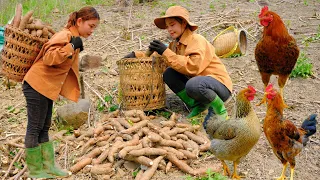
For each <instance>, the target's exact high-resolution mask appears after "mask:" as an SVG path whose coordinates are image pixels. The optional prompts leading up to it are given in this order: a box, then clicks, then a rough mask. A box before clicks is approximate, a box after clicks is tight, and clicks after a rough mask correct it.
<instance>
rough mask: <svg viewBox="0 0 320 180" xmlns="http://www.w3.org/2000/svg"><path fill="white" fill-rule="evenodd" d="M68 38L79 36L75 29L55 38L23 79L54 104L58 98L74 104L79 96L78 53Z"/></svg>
mask: <svg viewBox="0 0 320 180" xmlns="http://www.w3.org/2000/svg"><path fill="white" fill-rule="evenodd" d="M71 36H79V32H78V30H77V29H76V28H75V27H70V28H69V29H66V28H65V29H63V30H62V31H60V32H58V33H56V34H54V35H53V36H52V38H51V39H50V40H49V41H48V42H47V43H45V44H44V45H43V47H42V49H41V51H40V53H39V54H38V56H37V58H36V59H35V61H34V63H33V65H32V66H31V68H30V69H29V71H28V72H27V74H26V75H25V77H24V81H27V82H28V83H29V84H30V86H31V87H32V88H33V89H35V90H36V91H38V92H39V93H41V94H42V95H44V96H46V97H47V98H49V99H51V100H54V101H55V100H57V99H58V97H59V94H60V95H62V96H64V97H66V98H67V99H70V100H72V101H75V102H77V101H78V98H79V96H80V88H79V83H78V78H79V65H78V64H79V63H78V61H79V49H77V50H74V49H73V48H72V45H71V44H70V43H69V42H70V39H71Z"/></svg>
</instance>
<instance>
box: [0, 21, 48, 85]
mask: <svg viewBox="0 0 320 180" xmlns="http://www.w3.org/2000/svg"><path fill="white" fill-rule="evenodd" d="M4 37H5V44H4V46H3V50H2V53H1V59H2V64H1V67H2V68H1V69H2V73H3V74H4V75H5V76H7V77H8V78H9V79H12V80H14V81H17V82H21V81H22V80H23V77H24V76H25V74H26V73H27V72H28V70H29V69H30V67H31V65H32V64H33V62H34V60H35V59H36V57H37V55H38V53H39V52H40V50H41V47H42V46H43V44H44V43H46V42H47V41H48V39H46V38H39V37H35V36H32V35H30V34H28V33H26V32H23V31H22V30H20V29H18V28H15V27H13V26H11V25H7V26H6V28H5V32H4Z"/></svg>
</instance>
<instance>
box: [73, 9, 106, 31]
mask: <svg viewBox="0 0 320 180" xmlns="http://www.w3.org/2000/svg"><path fill="white" fill-rule="evenodd" d="M78 18H81V19H82V20H84V21H87V20H91V19H98V20H100V16H99V13H98V12H97V10H96V9H95V8H93V7H91V6H86V7H83V8H81V9H80V10H79V11H75V12H73V13H71V14H70V16H69V20H68V24H67V28H70V27H71V26H75V25H76V23H77V19H78Z"/></svg>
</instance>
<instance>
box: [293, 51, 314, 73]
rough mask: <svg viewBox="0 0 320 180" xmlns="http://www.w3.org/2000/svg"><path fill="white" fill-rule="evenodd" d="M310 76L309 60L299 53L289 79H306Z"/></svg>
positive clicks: (302, 53)
mask: <svg viewBox="0 0 320 180" xmlns="http://www.w3.org/2000/svg"><path fill="white" fill-rule="evenodd" d="M312 74H313V72H312V64H311V63H310V59H309V58H308V57H307V55H306V54H305V53H304V52H301V53H300V56H299V58H298V61H297V63H296V66H295V68H294V69H293V70H292V72H291V74H290V77H303V78H307V77H310V76H311V75H312Z"/></svg>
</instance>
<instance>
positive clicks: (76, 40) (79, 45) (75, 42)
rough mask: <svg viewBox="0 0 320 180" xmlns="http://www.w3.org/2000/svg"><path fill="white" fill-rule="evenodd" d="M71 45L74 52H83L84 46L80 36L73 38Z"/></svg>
mask: <svg viewBox="0 0 320 180" xmlns="http://www.w3.org/2000/svg"><path fill="white" fill-rule="evenodd" d="M70 43H71V44H72V47H73V49H74V50H76V49H78V48H80V52H81V51H83V44H82V40H81V38H80V37H79V36H77V37H74V36H72V37H71V40H70Z"/></svg>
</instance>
